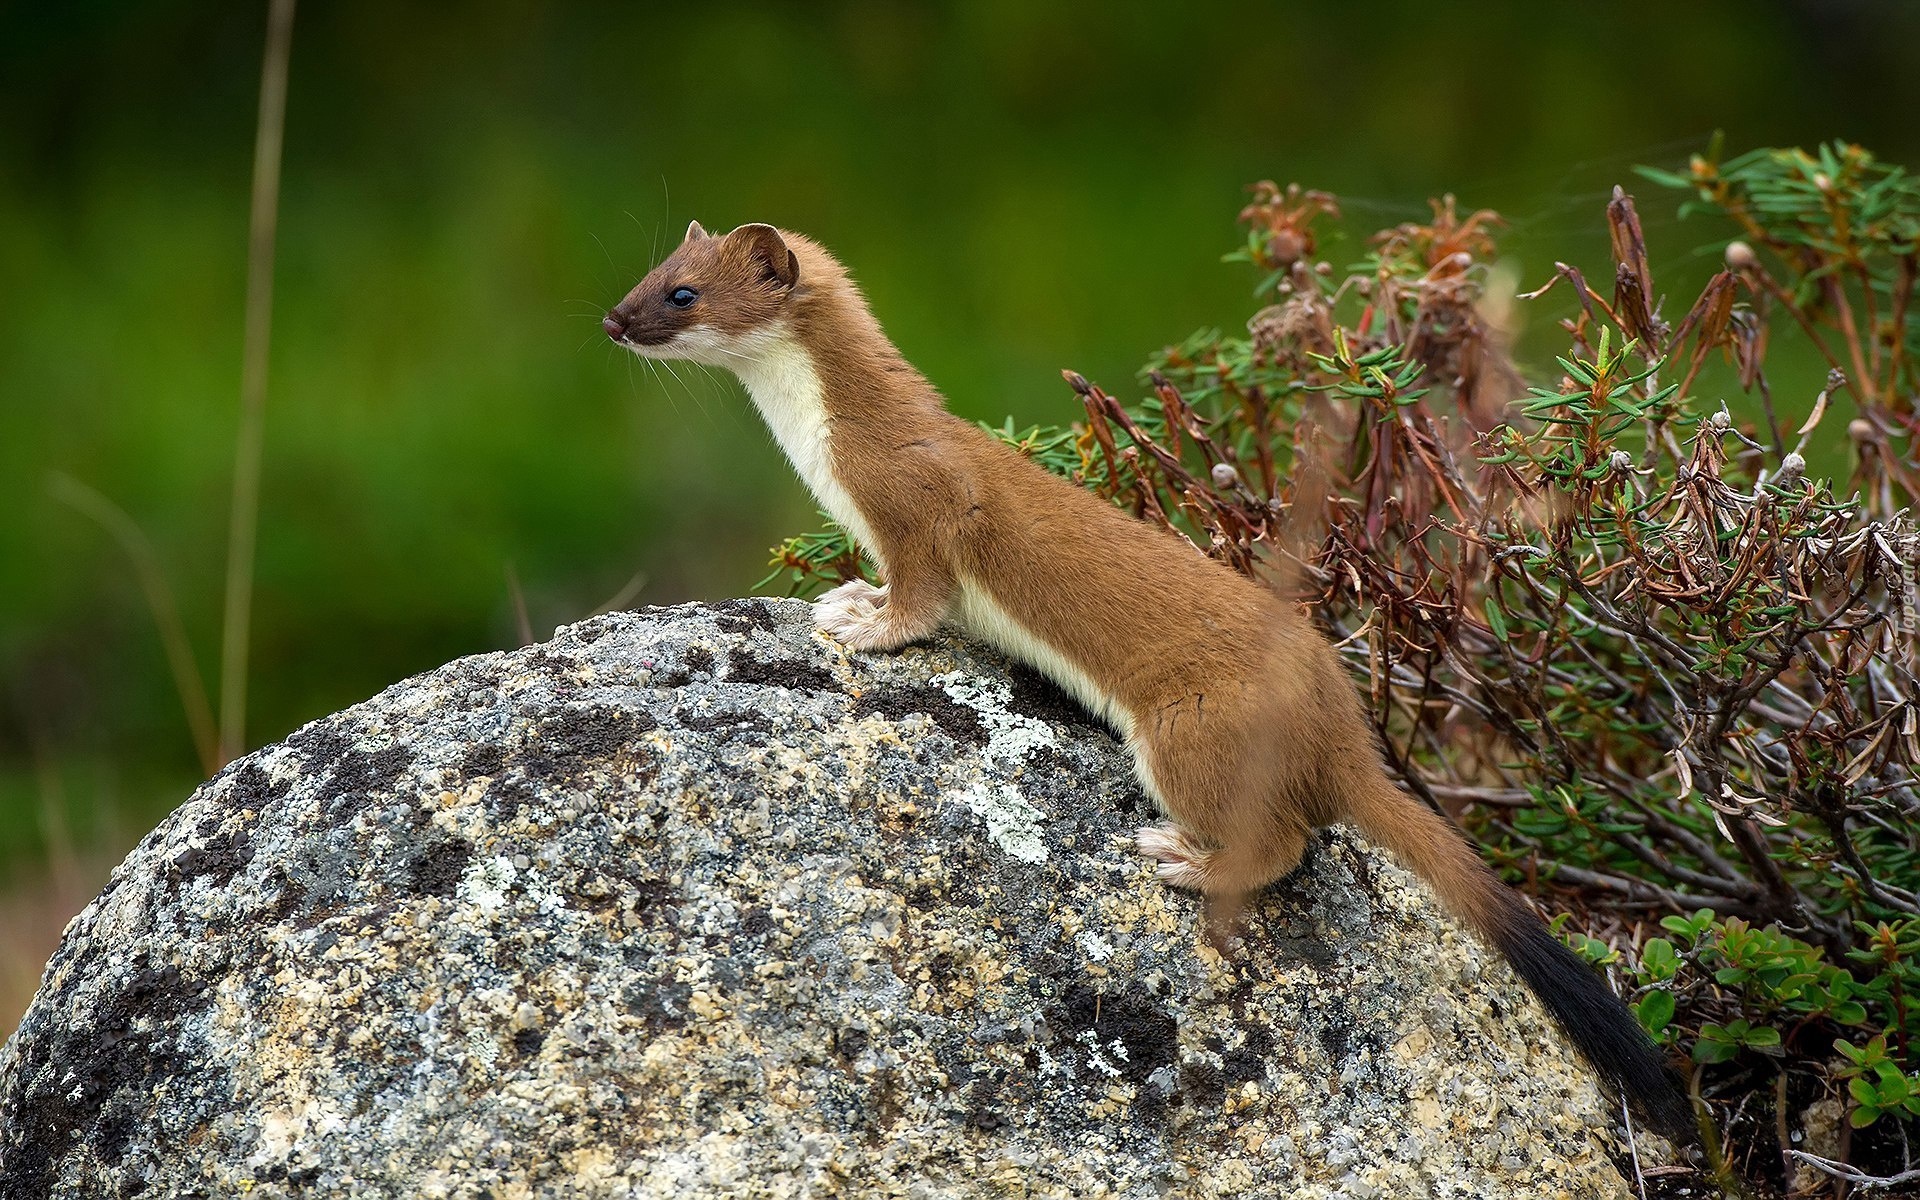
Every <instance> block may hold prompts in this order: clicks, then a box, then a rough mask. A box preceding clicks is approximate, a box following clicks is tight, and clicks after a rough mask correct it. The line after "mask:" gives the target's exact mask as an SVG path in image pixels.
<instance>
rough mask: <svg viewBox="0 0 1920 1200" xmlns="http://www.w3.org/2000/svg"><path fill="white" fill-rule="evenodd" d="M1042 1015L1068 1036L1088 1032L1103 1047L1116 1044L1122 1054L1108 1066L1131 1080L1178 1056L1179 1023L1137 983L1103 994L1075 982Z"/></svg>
mask: <svg viewBox="0 0 1920 1200" xmlns="http://www.w3.org/2000/svg"><path fill="white" fill-rule="evenodd" d="M1047 1019H1048V1023H1049V1024H1051V1025H1053V1026H1054V1027H1055V1028H1057V1029H1059V1030H1061V1031H1063V1032H1064V1033H1065V1034H1066V1036H1067V1037H1068V1038H1069V1039H1077V1038H1078V1037H1079V1036H1080V1034H1081V1033H1082V1032H1085V1031H1091V1032H1092V1033H1093V1036H1094V1039H1095V1041H1097V1042H1098V1043H1099V1044H1100V1045H1102V1046H1110V1045H1111V1044H1112V1043H1114V1042H1116V1041H1117V1042H1119V1043H1120V1045H1121V1046H1122V1047H1124V1048H1125V1049H1126V1057H1125V1059H1124V1061H1121V1062H1116V1063H1114V1064H1113V1065H1114V1066H1116V1067H1118V1068H1119V1069H1120V1073H1121V1074H1122V1075H1123V1076H1125V1077H1126V1078H1127V1079H1129V1080H1131V1081H1133V1082H1134V1083H1136V1084H1139V1083H1145V1082H1146V1079H1147V1076H1149V1075H1151V1074H1153V1073H1154V1072H1155V1071H1157V1070H1159V1069H1160V1068H1161V1067H1164V1066H1166V1065H1167V1064H1169V1063H1171V1062H1173V1061H1175V1060H1176V1059H1177V1058H1178V1057H1179V1054H1180V1027H1179V1025H1178V1024H1177V1023H1176V1022H1175V1021H1174V1019H1173V1017H1172V1015H1171V1014H1169V1013H1168V1012H1167V1010H1166V1009H1165V1008H1163V1007H1161V1005H1160V1002H1159V1000H1157V999H1156V998H1155V997H1154V995H1153V993H1152V992H1150V991H1148V990H1147V989H1146V988H1143V987H1140V986H1139V985H1137V984H1135V985H1130V986H1129V987H1128V988H1127V990H1125V991H1123V992H1118V993H1103V992H1098V991H1095V990H1094V989H1093V988H1090V987H1088V986H1087V985H1085V984H1081V983H1076V984H1074V985H1072V986H1071V987H1069V988H1068V989H1067V992H1066V995H1065V996H1064V997H1062V998H1061V1001H1060V1003H1059V1004H1058V1005H1057V1006H1055V1007H1054V1010H1053V1011H1052V1012H1050V1013H1048V1018H1047ZM1115 1057H1118V1056H1115Z"/></svg>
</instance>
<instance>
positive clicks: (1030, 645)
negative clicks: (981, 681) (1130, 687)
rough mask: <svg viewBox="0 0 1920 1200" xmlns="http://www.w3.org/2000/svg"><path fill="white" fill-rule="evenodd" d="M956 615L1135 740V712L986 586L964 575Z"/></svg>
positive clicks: (976, 633) (974, 631)
mask: <svg viewBox="0 0 1920 1200" xmlns="http://www.w3.org/2000/svg"><path fill="white" fill-rule="evenodd" d="M953 617H954V619H955V620H956V621H958V622H959V624H960V625H961V626H962V627H963V628H965V629H966V630H967V632H969V633H971V634H973V635H974V636H975V637H978V638H979V639H980V640H982V641H984V642H986V643H987V644H989V645H991V646H993V647H995V648H997V649H999V650H1001V651H1003V652H1005V653H1006V654H1008V655H1010V656H1012V657H1014V658H1017V659H1019V660H1020V661H1021V662H1024V663H1026V664H1027V665H1028V666H1031V667H1033V668H1034V669H1035V670H1037V671H1039V672H1040V673H1041V674H1042V675H1045V676H1046V677H1047V678H1049V679H1051V680H1053V681H1054V682H1055V683H1057V684H1059V685H1060V686H1061V688H1063V689H1064V690H1065V691H1066V692H1067V693H1068V694H1070V695H1072V696H1073V697H1074V699H1076V700H1078V701H1080V703H1082V704H1084V705H1086V706H1087V708H1088V710H1089V711H1091V712H1093V713H1094V714H1095V715H1096V716H1098V717H1100V718H1102V719H1104V720H1106V721H1107V722H1109V723H1110V724H1112V725H1113V727H1114V728H1115V729H1117V730H1119V731H1120V733H1121V735H1122V736H1123V737H1124V738H1126V739H1127V740H1128V741H1129V742H1131V741H1132V738H1133V724H1134V719H1133V714H1132V713H1131V712H1129V711H1127V709H1126V708H1125V707H1123V706H1122V705H1121V704H1120V702H1119V701H1118V700H1116V699H1114V697H1113V696H1112V695H1111V694H1109V693H1108V692H1107V691H1106V690H1105V689H1103V688H1102V687H1101V686H1100V685H1099V684H1098V683H1096V682H1095V681H1094V679H1093V677H1092V676H1090V675H1088V674H1087V672H1086V671H1085V670H1083V669H1081V667H1080V665H1079V664H1078V663H1076V662H1074V661H1073V660H1071V659H1069V658H1068V657H1067V656H1066V655H1064V654H1062V653H1060V652H1059V651H1058V650H1056V649H1054V648H1053V646H1051V645H1050V644H1048V643H1047V642H1046V641H1045V640H1044V639H1042V638H1041V637H1039V636H1038V635H1037V634H1035V633H1034V632H1033V631H1032V630H1030V629H1028V628H1027V627H1026V626H1025V625H1022V624H1021V623H1020V622H1018V621H1016V620H1014V619H1013V617H1012V616H1010V615H1009V614H1008V613H1007V611H1006V610H1005V609H1003V608H1001V607H1000V605H999V604H998V603H996V602H995V601H994V599H993V596H992V595H991V594H990V593H989V592H988V591H987V590H986V589H985V588H983V587H981V586H980V585H979V584H977V583H975V582H973V581H972V580H969V579H964V578H963V579H961V580H960V587H959V593H958V595H957V597H956V598H955V601H954V606H953Z"/></svg>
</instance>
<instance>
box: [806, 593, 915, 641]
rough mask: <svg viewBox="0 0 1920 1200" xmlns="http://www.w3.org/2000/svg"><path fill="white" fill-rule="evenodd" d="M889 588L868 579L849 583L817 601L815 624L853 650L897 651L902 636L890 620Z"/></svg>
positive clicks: (907, 639) (815, 604)
mask: <svg viewBox="0 0 1920 1200" xmlns="http://www.w3.org/2000/svg"><path fill="white" fill-rule="evenodd" d="M891 615H892V614H891V613H889V612H888V610H887V589H886V588H883V587H874V586H873V585H872V584H870V583H868V582H867V581H866V580H864V579H854V580H849V581H848V582H846V583H843V584H841V585H840V586H839V587H837V588H834V589H833V590H832V591H830V592H828V593H827V594H826V595H824V596H822V597H820V598H819V599H818V600H815V601H814V602H813V624H814V627H815V628H817V629H819V630H820V631H821V632H823V633H827V634H830V635H832V636H833V637H834V638H835V639H837V640H838V641H839V642H840V643H841V644H843V645H845V646H846V647H847V648H848V649H850V650H897V649H899V648H900V647H901V646H904V645H906V644H907V643H908V642H909V641H911V640H912V639H911V638H906V637H901V636H899V635H898V634H897V632H896V631H895V630H894V628H893V622H892V621H891V620H890V619H889V618H890V616H891Z"/></svg>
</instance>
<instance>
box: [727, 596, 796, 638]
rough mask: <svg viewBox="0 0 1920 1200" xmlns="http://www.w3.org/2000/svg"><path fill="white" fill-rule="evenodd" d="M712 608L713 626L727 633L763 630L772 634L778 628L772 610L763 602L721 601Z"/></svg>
mask: <svg viewBox="0 0 1920 1200" xmlns="http://www.w3.org/2000/svg"><path fill="white" fill-rule="evenodd" d="M712 608H713V610H714V613H715V616H714V624H716V625H718V626H720V628H722V629H724V630H726V631H727V632H728V633H745V632H747V631H748V630H749V629H763V630H765V631H766V632H768V633H772V632H774V631H775V630H777V629H779V628H780V623H779V622H778V621H776V620H775V619H774V616H773V610H772V609H771V608H770V607H769V606H768V605H767V602H766V601H764V600H748V599H744V598H741V599H735V600H721V601H718V602H716V603H715V604H713V605H712Z"/></svg>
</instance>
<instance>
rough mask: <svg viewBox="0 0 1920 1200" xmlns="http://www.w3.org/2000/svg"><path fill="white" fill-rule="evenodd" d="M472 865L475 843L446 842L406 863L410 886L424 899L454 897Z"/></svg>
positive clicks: (461, 840)
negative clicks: (455, 890)
mask: <svg viewBox="0 0 1920 1200" xmlns="http://www.w3.org/2000/svg"><path fill="white" fill-rule="evenodd" d="M472 861H473V843H472V842H469V841H467V840H466V839H465V838H443V839H441V840H439V841H436V842H433V843H431V844H429V845H427V846H426V847H424V848H422V849H421V851H420V853H419V854H418V855H416V856H414V858H413V859H412V861H410V862H408V863H407V884H408V886H409V887H410V888H411V889H412V890H413V891H415V892H417V893H419V894H420V895H423V896H451V895H453V892H454V889H455V888H457V887H459V886H460V877H461V876H462V875H464V874H466V872H467V865H468V864H469V863H471V862H472Z"/></svg>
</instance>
